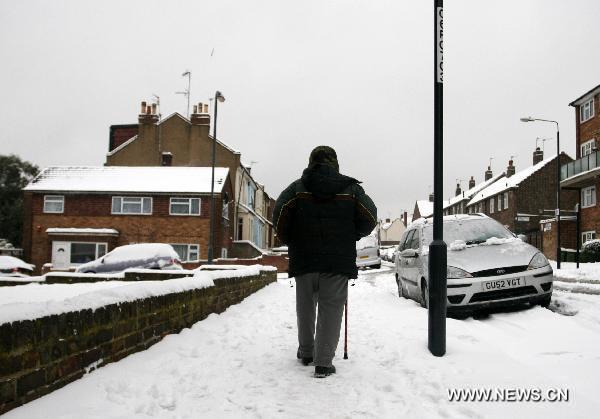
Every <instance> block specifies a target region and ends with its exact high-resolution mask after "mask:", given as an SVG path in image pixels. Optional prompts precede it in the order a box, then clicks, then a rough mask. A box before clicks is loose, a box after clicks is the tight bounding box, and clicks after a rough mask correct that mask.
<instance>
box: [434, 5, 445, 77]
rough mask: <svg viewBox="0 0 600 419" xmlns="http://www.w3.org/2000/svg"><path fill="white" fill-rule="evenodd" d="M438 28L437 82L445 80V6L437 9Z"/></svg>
mask: <svg viewBox="0 0 600 419" xmlns="http://www.w3.org/2000/svg"><path fill="white" fill-rule="evenodd" d="M435 16H436V26H435V28H436V30H435V38H436V45H437V63H436V72H437V82H438V83H443V82H444V8H443V7H438V8H437V10H436V14H435Z"/></svg>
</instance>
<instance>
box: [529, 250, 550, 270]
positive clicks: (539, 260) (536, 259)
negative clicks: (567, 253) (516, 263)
mask: <svg viewBox="0 0 600 419" xmlns="http://www.w3.org/2000/svg"><path fill="white" fill-rule="evenodd" d="M547 265H548V259H546V256H544V255H543V254H541V253H539V252H538V253H536V254H535V255H534V256H533V257H532V258H531V262H529V266H528V267H527V269H538V268H543V267H544V266H547Z"/></svg>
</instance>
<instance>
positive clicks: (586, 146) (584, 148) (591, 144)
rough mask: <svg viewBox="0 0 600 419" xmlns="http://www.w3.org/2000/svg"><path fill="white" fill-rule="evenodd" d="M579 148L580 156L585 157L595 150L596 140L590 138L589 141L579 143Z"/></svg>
mask: <svg viewBox="0 0 600 419" xmlns="http://www.w3.org/2000/svg"><path fill="white" fill-rule="evenodd" d="M579 148H580V150H581V157H585V156H587V155H588V154H592V153H593V152H594V151H595V150H596V140H595V139H591V140H589V141H586V142H585V143H581V146H580V147H579Z"/></svg>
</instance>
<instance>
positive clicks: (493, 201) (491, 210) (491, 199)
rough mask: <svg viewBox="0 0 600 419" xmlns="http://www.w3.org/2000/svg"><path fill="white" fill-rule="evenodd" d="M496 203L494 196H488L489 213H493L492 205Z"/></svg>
mask: <svg viewBox="0 0 600 419" xmlns="http://www.w3.org/2000/svg"><path fill="white" fill-rule="evenodd" d="M495 204H496V201H495V200H494V197H493V196H492V197H491V198H490V214H493V213H494V205H495Z"/></svg>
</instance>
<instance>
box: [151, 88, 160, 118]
mask: <svg viewBox="0 0 600 419" xmlns="http://www.w3.org/2000/svg"><path fill="white" fill-rule="evenodd" d="M152 97H153V98H154V99H155V100H156V107H157V108H158V120H159V121H160V120H161V116H162V115H161V114H160V96H159V95H157V94H156V93H152Z"/></svg>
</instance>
